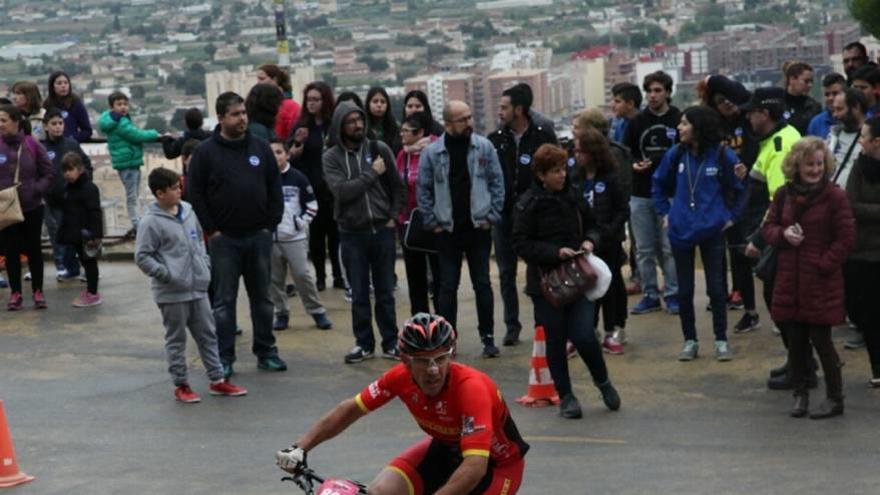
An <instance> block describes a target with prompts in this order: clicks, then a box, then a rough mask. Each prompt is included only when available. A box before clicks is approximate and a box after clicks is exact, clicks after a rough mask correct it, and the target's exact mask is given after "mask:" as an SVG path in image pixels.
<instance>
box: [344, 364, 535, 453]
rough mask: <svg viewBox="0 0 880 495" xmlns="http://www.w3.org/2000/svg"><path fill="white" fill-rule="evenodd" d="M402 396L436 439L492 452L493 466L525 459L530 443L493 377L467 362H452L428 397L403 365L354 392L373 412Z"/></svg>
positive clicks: (454, 447) (453, 446)
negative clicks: (442, 384) (436, 392)
mask: <svg viewBox="0 0 880 495" xmlns="http://www.w3.org/2000/svg"><path fill="white" fill-rule="evenodd" d="M395 397H399V398H400V400H401V401H403V403H404V404H405V405H406V407H407V409H409V411H410V413H411V414H412V415H413V418H415V420H416V422H417V423H418V424H419V426H420V427H421V428H422V430H424V431H425V433H427V434H428V435H430V436H431V437H432V438H434V439H436V440H438V441H440V442H442V443H443V444H444V445H447V446H448V447H450V449H452V450H459V451H460V454H461V456H462V457H468V456H472V455H479V456H484V457H489V459H490V460H491V461H492V462H493V463H494V464H495V465H503V464H505V463H507V462H511V461H514V460H518V459H520V458H522V457H523V456H524V455H525V453H526V451H527V450H528V448H529V446H528V444H527V443H525V441H523V439H522V437H521V436H520V434H519V431H518V430H517V428H516V424H515V423H514V422H513V419H512V418H511V417H510V411H509V410H508V409H507V404H505V402H504V399H503V398H502V397H501V391H500V390H498V386H497V385H495V382H493V381H492V379H491V378H489V377H488V376H486V374H484V373H482V372H480V371H477V370H475V369H473V368H471V367H469V366H465V365H463V364H459V363H455V362H453V363H451V364H450V365H449V374H448V376H447V380H446V386H445V387H443V390H442V391H441V392H440V394H439V395H437V396H435V397H428V396H427V395H425V394H424V392H422V390H421V389H420V388H419V387H418V385H416V383H415V382H414V381H413V379H412V375H411V374H410V372H409V370H408V369H407V368H406V366H405V365H403V364H398V365H397V366H395V367H393V368H391V369H390V370H388V371H387V372H386V373H385V374H384V375H382V376H381V377H379V379H378V380H376V381H374V382H373V383H371V384H369V385H368V386H367V387H366V388H364V389H363V390H362V391H361V393H359V394H358V395H357V396H356V397H355V402H357V405H358V407H360V408H361V410H363V411H364V412H370V411H374V410H376V409H378V408H379V407H382V406H383V405H385V404H387V403H388V402H390V401H391V399H393V398H395Z"/></svg>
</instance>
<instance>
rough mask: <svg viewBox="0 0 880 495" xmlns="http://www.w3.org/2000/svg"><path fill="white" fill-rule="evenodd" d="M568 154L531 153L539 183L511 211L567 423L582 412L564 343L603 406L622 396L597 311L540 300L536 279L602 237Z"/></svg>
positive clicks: (546, 148)
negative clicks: (569, 172) (570, 173)
mask: <svg viewBox="0 0 880 495" xmlns="http://www.w3.org/2000/svg"><path fill="white" fill-rule="evenodd" d="M567 159H568V155H567V154H566V152H565V151H564V150H563V149H562V148H560V147H558V146H556V145H552V144H544V145H541V147H540V148H538V151H537V152H535V156H534V158H533V160H532V165H531V167H532V171H533V173H534V174H535V177H536V178H537V179H538V180H537V181H536V183H535V184H533V185H532V187H531V188H530V189H529V190H528V191H526V192H525V193H524V194H523V195H522V196H521V197H520V199H519V201H517V205H516V208H515V211H514V225H513V249H514V251H515V252H516V254H517V255H518V256H520V257H521V258H522V259H523V260H524V261H525V262H526V265H528V270H527V272H526V294H528V295H529V296H531V298H532V302H533V303H534V308H535V310H534V311H535V324H536V325H540V326H542V327H543V328H544V331H545V332H546V335H547V366H548V367H549V368H550V376H551V377H552V378H553V382H554V385H555V386H556V391H557V393H558V394H559V397H560V399H561V404H560V413H561V414H562V416H563V417H565V418H579V417H581V407H580V404H579V403H578V400H577V398H576V397H575V396H574V394H573V393H572V390H571V380H570V378H569V375H568V359H567V358H566V352H565V343H566V340H569V341H571V342H572V343H573V344H574V346H575V348H576V349H577V351H578V354H580V356H581V359H583V360H584V363H585V364H586V365H587V368H588V369H589V370H590V374H591V375H592V376H593V382H594V383H595V384H596V386H597V387H598V388H599V390H600V391H601V393H602V398H603V400H604V402H605V405H606V406H607V407H608V408H609V409H611V410H616V409H618V408H620V396H618V395H617V391H616V390H615V389H614V386H612V385H611V380H609V378H608V369H607V368H606V367H605V358H604V357H603V356H602V348H601V347H600V346H599V341H598V340H597V339H596V333H595V331H594V326H593V312H594V311H595V305H594V304H593V303H592V302H591V301H590V300H589V299H587V298H586V297H582V298H578V299H577V300H575V301H574V302H571V303H569V304H568V305H566V306H564V307H560V308H557V307H556V306H554V305H552V304H551V303H550V302H549V301H548V300H547V299H546V298H545V297H544V295H543V294H542V292H541V285H540V273H541V272H543V271H547V270H552V269H553V268H555V267H556V266H558V265H559V264H560V263H562V262H563V261H565V260H568V259H571V258H572V257H574V256H576V255H577V252H578V251H584V252H588V253H589V252H592V251H593V249H594V247H595V246H596V244H597V243H598V242H599V239H600V234H599V230H598V225H597V224H596V220H595V217H594V216H593V213H592V209H591V208H590V207H589V205H587V203H586V202H584V201H582V200H581V199H580V198H579V197H578V196H577V195H576V194H575V191H574V190H573V189H572V188H571V187H570V185H569V184H568V183H567V181H566V161H567Z"/></svg>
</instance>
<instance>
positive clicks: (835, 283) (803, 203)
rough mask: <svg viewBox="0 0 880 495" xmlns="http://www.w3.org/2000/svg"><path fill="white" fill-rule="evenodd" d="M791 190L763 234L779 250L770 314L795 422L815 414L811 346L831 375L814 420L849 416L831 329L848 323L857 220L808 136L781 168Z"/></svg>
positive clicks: (829, 163)
mask: <svg viewBox="0 0 880 495" xmlns="http://www.w3.org/2000/svg"><path fill="white" fill-rule="evenodd" d="M782 170H783V173H784V174H785V179H786V184H785V186H783V187H781V188H779V190H778V191H777V192H776V194H775V196H774V198H773V203H772V204H771V205H770V210H769V212H768V213H767V219H766V220H765V222H764V225H763V227H762V229H761V233H762V235H763V236H764V239H765V240H766V241H767V243H768V244H770V245H772V246H775V247H776V249H777V268H776V283H775V285H774V287H773V303H772V307H771V309H770V313H771V315H772V317H773V321H775V322H777V323H778V325H779V326H780V327H781V328H782V329H783V331H785V332H786V334H787V335H788V362H789V363H790V366H791V371H790V373H791V379H792V383H793V385H794V405H793V406H792V409H791V413H790V414H791V416H792V417H795V418H802V417H804V416H806V415H807V414H809V392H808V388H807V373H808V369H809V366H810V359H811V350H810V344H811V343H812V345H813V347H814V348H815V349H816V353H817V354H818V355H819V360H820V362H821V363H822V371H823V373H824V375H825V387H826V396H827V399H826V400H825V401H824V402H823V403H822V404H821V405H820V406H819V408H818V409H816V410H814V411H813V413H812V414H810V417H811V418H813V419H823V418H830V417H832V416H838V415H840V414H843V378H842V375H841V372H840V367H841V361H840V357H839V356H838V355H837V351H835V349H834V344H833V343H832V342H831V327H832V326H833V325H837V324H839V323H842V322H843V321H844V318H845V316H846V311H845V310H844V302H843V292H844V290H843V263H844V261H846V258H847V256H848V255H849V253H850V251H852V248H853V245H854V243H855V220H854V218H853V212H852V208H851V207H850V203H849V200H848V199H847V196H846V192H844V191H843V189H841V188H839V187H837V186H836V185H835V184H833V183H832V182H831V181H830V177H831V174H832V173H833V171H834V158H833V157H832V155H831V152H830V151H829V150H828V148H827V147H826V146H825V143H824V141H822V140H821V139H819V138H816V137H806V138H803V139H801V140H800V141H798V142H797V143H795V144H794V146H793V147H792V148H791V151H790V152H789V154H788V155H787V156H786V158H785V161H784V162H783V164H782Z"/></svg>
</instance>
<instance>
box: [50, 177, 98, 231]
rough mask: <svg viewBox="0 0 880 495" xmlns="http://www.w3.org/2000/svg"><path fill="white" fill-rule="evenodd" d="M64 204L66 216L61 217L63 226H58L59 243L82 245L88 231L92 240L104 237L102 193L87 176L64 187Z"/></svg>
mask: <svg viewBox="0 0 880 495" xmlns="http://www.w3.org/2000/svg"><path fill="white" fill-rule="evenodd" d="M62 204H63V208H64V214H63V215H62V216H61V225H59V226H58V235H57V238H58V242H59V243H61V244H70V245H76V244H79V243H81V242H82V241H83V238H82V231H83V230H88V231H89V232H90V233H91V234H92V238H97V239H100V238H102V237H104V215H103V212H102V211H101V193H100V191H98V186H96V185H95V184H94V183H93V182H92V179H90V178H89V176H88V175H87V174H82V175H80V176H79V179H77V181H76V182H74V183H73V184H67V185H66V186H65V187H64V200H63V202H62Z"/></svg>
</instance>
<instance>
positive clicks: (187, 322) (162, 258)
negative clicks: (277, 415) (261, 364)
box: [134, 168, 247, 403]
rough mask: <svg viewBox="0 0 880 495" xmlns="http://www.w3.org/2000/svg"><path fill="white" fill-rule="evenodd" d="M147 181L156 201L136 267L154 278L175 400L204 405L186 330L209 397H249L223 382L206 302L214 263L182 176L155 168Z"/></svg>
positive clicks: (145, 221) (140, 238)
mask: <svg viewBox="0 0 880 495" xmlns="http://www.w3.org/2000/svg"><path fill="white" fill-rule="evenodd" d="M148 181H149V185H150V191H152V193H153V195H154V196H156V202H154V203H153V204H151V205H150V207H149V209H148V210H147V213H146V215H144V217H143V218H142V219H141V221H140V222H139V223H138V231H137V237H136V239H137V242H136V244H135V253H134V256H135V262H136V263H137V266H138V268H140V269H141V271H143V272H144V273H145V274H147V275H148V276H149V277H150V278H151V279H153V281H152V289H153V299H155V300H156V304H157V305H158V306H159V311H161V312H162V323H163V324H164V325H165V355H166V358H167V359H168V372H169V373H171V378H172V380H173V381H174V385H175V387H176V388H175V390H174V397H175V398H176V399H177V400H179V401H181V402H186V403H192V402H199V400H200V398H199V395H198V394H197V393H195V392H193V390H192V389H191V388H190V386H189V383H188V380H187V371H186V328H187V327H189V331H190V333H191V334H192V338H193V340H194V341H195V342H196V345H197V346H198V349H199V356H201V358H202V362H203V363H204V365H205V370H206V371H207V372H208V378H209V379H210V380H211V385H210V386H209V390H210V392H211V395H227V396H241V395H245V394H247V390H245V389H244V388H242V387H238V386H235V385H233V384H232V383H230V382H229V381H228V380H225V379H224V377H223V366H222V365H221V364H220V356H219V353H218V350H217V334H216V331H215V326H214V315H213V313H212V311H211V305H210V304H209V303H208V286H209V285H210V284H211V268H210V261H209V258H208V254H207V252H205V242H204V240H203V237H202V228H201V225H199V220H198V218H197V217H196V214H195V213H194V212H193V209H192V206H190V204H189V203H187V202H185V201H181V200H180V195H181V192H180V176H179V175H177V173H176V172H174V171H173V170H169V169H166V168H157V169H154V170H153V171H152V172H151V173H150V177H149V180H148Z"/></svg>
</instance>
